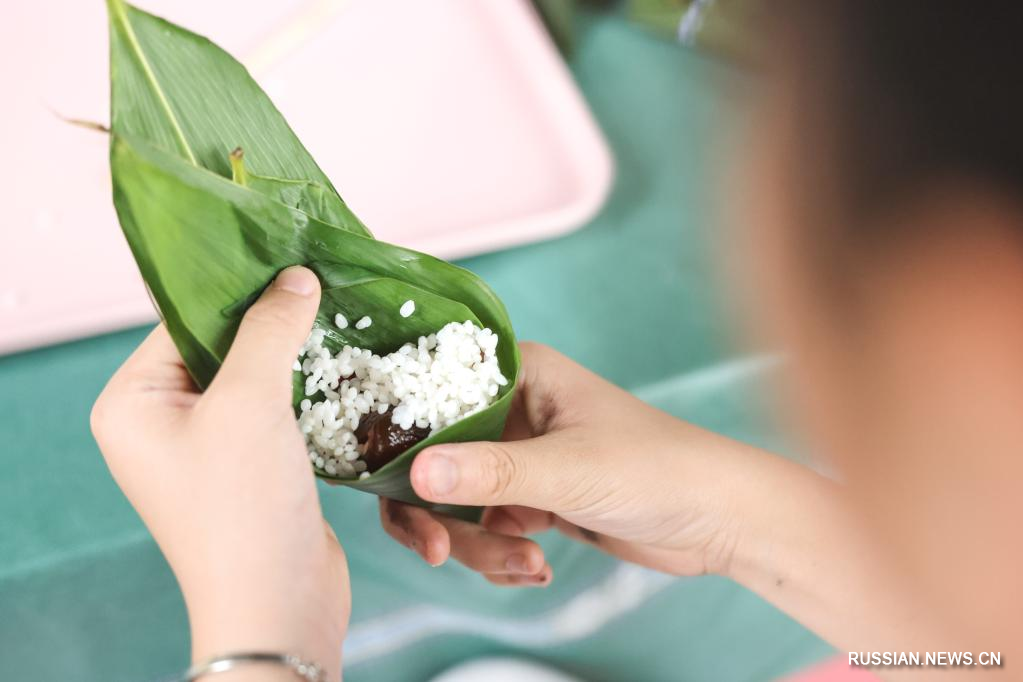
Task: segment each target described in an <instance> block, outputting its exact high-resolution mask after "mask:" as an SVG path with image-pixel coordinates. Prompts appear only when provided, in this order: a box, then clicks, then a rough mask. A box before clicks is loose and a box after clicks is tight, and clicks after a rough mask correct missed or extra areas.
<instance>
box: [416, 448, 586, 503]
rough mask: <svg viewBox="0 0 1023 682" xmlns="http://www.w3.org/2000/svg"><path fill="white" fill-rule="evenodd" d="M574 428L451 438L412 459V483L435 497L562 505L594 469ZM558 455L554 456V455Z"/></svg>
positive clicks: (426, 495) (427, 497)
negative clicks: (578, 446)
mask: <svg viewBox="0 0 1023 682" xmlns="http://www.w3.org/2000/svg"><path fill="white" fill-rule="evenodd" d="M573 442H574V439H573V437H572V436H571V435H570V434H569V433H568V432H564V433H555V434H548V435H546V436H541V437H539V438H531V439H528V440H521V441H514V442H510V443H490V442H481V443H445V444H443V445H435V446H433V447H432V448H427V449H426V450H424V451H423V452H421V453H420V454H419V455H418V456H417V457H416V459H415V461H414V462H413V463H412V470H411V472H410V476H411V480H412V487H413V488H414V489H415V491H416V493H417V494H418V495H419V496H420V497H422V498H423V499H425V500H430V501H431V502H443V503H448V504H464V505H476V506H483V507H494V506H503V505H509V504H513V505H524V506H528V507H535V508H539V509H544V510H550V511H559V510H561V507H562V504H563V503H564V502H565V501H566V493H568V492H570V491H572V490H573V489H575V488H576V486H578V484H579V482H580V481H584V480H586V478H587V477H588V473H589V472H588V470H587V468H586V467H583V466H582V464H583V461H582V460H581V458H580V457H578V456H577V455H576V454H575V453H574V452H573V450H572V447H573ZM555 454H556V455H557V456H552V455H555Z"/></svg>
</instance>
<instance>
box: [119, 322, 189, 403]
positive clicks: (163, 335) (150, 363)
mask: <svg viewBox="0 0 1023 682" xmlns="http://www.w3.org/2000/svg"><path fill="white" fill-rule="evenodd" d="M114 381H117V382H119V383H120V382H125V383H130V384H131V385H132V387H133V388H135V389H138V390H139V391H147V390H154V389H167V390H188V391H195V384H194V383H193V382H192V379H191V377H190V376H189V375H188V370H187V369H185V363H184V362H183V361H182V359H181V353H179V352H178V349H177V347H175V345H174V341H173V340H171V337H170V334H169V333H168V332H167V327H165V326H164V325H163V324H159V325H157V326H156V327H155V328H154V329H153V331H151V332H149V335H148V336H146V338H145V340H143V341H142V343H141V344H139V347H138V348H136V349H135V351H134V352H133V353H132V354H131V355H130V356H129V357H128V359H127V360H125V361H124V364H123V365H121V367H120V368H119V369H118V370H117V372H116V373H115V374H114V376H113V378H112V379H111V383H113V382H114Z"/></svg>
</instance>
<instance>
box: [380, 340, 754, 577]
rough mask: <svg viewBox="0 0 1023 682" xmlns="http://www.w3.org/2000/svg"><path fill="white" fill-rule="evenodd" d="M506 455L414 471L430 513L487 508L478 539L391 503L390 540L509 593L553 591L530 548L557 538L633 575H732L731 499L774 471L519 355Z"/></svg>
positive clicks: (554, 361) (422, 464)
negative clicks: (739, 486)
mask: <svg viewBox="0 0 1023 682" xmlns="http://www.w3.org/2000/svg"><path fill="white" fill-rule="evenodd" d="M522 358H523V360H522V369H523V371H522V377H521V382H520V384H519V386H518V391H517V394H516V402H515V404H514V406H513V407H512V413H511V415H510V416H509V421H508V425H507V428H506V431H505V438H504V442H501V443H465V444H450V445H439V446H434V447H432V448H429V449H427V450H425V451H423V453H422V454H420V455H419V456H418V457H417V458H416V461H415V463H414V464H413V466H412V471H411V476H412V483H413V486H414V488H415V490H416V493H417V494H419V495H420V496H421V497H422V498H424V499H426V500H430V501H434V502H443V503H454V504H467V505H481V506H486V507H488V508H487V510H486V512H485V513H484V516H483V520H482V524H481V525H482V527H480V526H476V525H474V524H469V523H466V522H462V521H458V520H454V519H450V518H447V517H444V516H441V515H437V514H432V513H430V512H428V511H426V510H424V509H422V508H418V507H413V506H410V505H405V504H401V503H398V502H394V501H390V500H382V501H381V519H382V522H383V524H384V527H385V528H386V529H387V531H388V533H390V535H391V536H392V537H394V538H395V539H396V540H397V541H398V542H400V543H402V544H404V545H406V546H409V547H411V548H412V549H414V550H415V551H416V552H418V553H419V554H420V555H421V556H422V557H423V558H424V559H425V560H426V561H428V562H429V563H431V564H435V565H436V564H439V563H441V562H443V561H444V560H446V559H447V557H448V556H449V555H451V556H454V557H455V558H456V559H458V560H459V561H461V562H462V563H463V564H465V565H467V566H469V567H470V568H473V569H475V570H477V571H479V572H481V573H483V574H484V575H485V576H486V577H487V578H488V579H489V580H490V581H491V582H494V583H496V584H500V585H545V584H547V583H548V582H549V581H550V579H551V569H550V567H549V566H547V565H546V564H545V562H544V557H543V552H542V550H541V549H540V547H539V546H538V545H537V544H535V543H533V542H531V541H529V540H526V539H524V538H523V537H522V536H524V535H528V534H532V533H536V532H539V531H543V530H546V529H548V528H552V527H553V528H557V529H558V530H560V531H562V532H564V533H566V534H567V535H569V536H571V537H573V538H576V539H579V540H582V541H586V542H590V543H592V544H594V545H595V546H597V547H599V548H600V549H602V550H604V551H606V552H609V553H611V554H614V555H616V556H618V557H620V558H622V559H625V560H627V561H632V562H636V563H639V564H643V565H645V566H650V567H653V568H657V569H660V570H664V571H669V572H672V573H677V574H685V575H694V574H702V573H724V572H726V571H727V570H728V567H729V563H730V559H731V555H732V551H733V548H734V545H735V543H736V542H737V534H738V533H737V527H738V525H739V524H737V523H735V522H734V519H735V518H736V515H735V514H734V513H733V504H732V502H733V500H735V499H736V497H737V495H736V492H735V491H734V490H733V488H734V487H735V482H736V481H741V480H743V479H744V478H748V476H743V473H746V472H743V471H741V469H742V468H743V467H744V466H746V465H747V464H749V463H750V462H753V461H758V460H760V459H762V458H763V457H764V454H763V453H761V452H759V451H754V450H752V449H751V448H746V447H745V446H743V445H741V444H739V443H736V442H734V441H730V440H728V439H725V438H722V437H720V436H716V435H714V434H712V433H709V432H707V431H704V430H702V429H699V428H697V427H694V426H692V425H689V424H686V423H685V422H682V421H679V420H678V419H675V418H673V417H671V416H670V415H667V414H665V413H663V412H660V411H658V410H656V409H654V408H652V407H650V406H648V405H646V404H644V403H643V402H641V401H639V400H638V399H636V398H635V397H633V396H631V395H630V394H628V393H627V392H625V391H623V390H621V389H619V388H617V387H615V386H613V385H612V384H610V383H608V382H606V381H604V380H603V379H601V378H600V377H598V376H596V375H595V374H593V373H591V372H589V371H587V370H586V369H584V368H582V367H580V366H579V365H577V364H575V363H574V362H572V361H571V360H569V359H568V358H565V357H564V356H562V355H560V354H558V353H556V352H555V351H553V350H551V349H549V348H546V347H544V346H539V345H535V344H523V345H522Z"/></svg>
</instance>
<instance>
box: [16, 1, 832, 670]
mask: <svg viewBox="0 0 1023 682" xmlns="http://www.w3.org/2000/svg"><path fill="white" fill-rule="evenodd" d="M577 47H578V52H577V54H576V56H575V57H574V60H573V70H574V73H575V75H576V77H577V79H578V82H579V84H580V85H581V87H582V90H583V92H584V93H585V95H586V97H587V99H588V100H589V103H590V105H591V107H592V109H593V111H594V113H595V115H596V117H597V119H598V121H599V122H600V124H601V126H602V127H603V129H604V131H605V134H606V135H607V137H608V139H609V141H610V144H611V146H612V148H613V151H614V155H615V158H616V161H617V179H616V182H615V186H614V189H613V191H612V195H611V197H610V199H609V201H608V203H607V205H606V206H605V207H604V209H603V211H602V212H601V213H600V215H599V216H597V218H596V219H594V220H593V221H592V222H591V223H590V224H589V225H587V226H586V227H585V228H583V229H582V230H580V231H579V232H576V233H573V234H572V235H569V236H567V237H564V238H561V239H558V240H555V241H551V242H547V243H542V244H535V245H530V246H527V247H522V248H519V249H515V250H511V251H505V252H502V253H496V254H492V255H487V256H483V257H478V258H474V259H471V260H468V261H466V262H465V263H464V264H465V265H466V266H467V267H469V268H471V269H473V270H475V271H476V272H478V273H479V274H480V275H482V276H483V277H484V279H486V280H487V281H488V282H490V284H491V285H492V286H493V287H494V289H495V290H496V291H497V293H498V294H499V295H500V296H501V297H502V298H503V299H504V301H505V302H506V303H507V306H508V308H509V310H510V312H511V315H512V319H513V320H514V321H515V325H516V328H517V331H518V334H519V336H520V338H523V339H534V340H537V341H542V342H545V343H548V344H550V345H552V346H554V347H556V348H558V349H560V350H562V351H563V352H565V353H566V354H568V355H570V356H572V357H573V358H575V359H577V360H578V361H579V362H581V363H583V364H585V365H587V366H588V367H590V368H592V369H594V370H595V371H597V372H599V373H601V374H603V375H604V376H606V377H608V378H609V379H611V380H613V381H615V382H616V383H619V384H621V385H623V386H625V387H627V388H629V389H630V390H633V391H635V392H637V393H638V394H639V395H641V396H642V397H644V398H646V399H647V400H649V401H650V402H652V403H654V404H657V405H659V406H661V407H663V408H664V409H666V410H669V411H671V412H673V413H674V414H677V415H679V416H681V417H685V418H687V419H690V420H692V421H695V422H697V423H700V424H702V425H705V426H708V427H711V428H715V429H717V430H720V431H723V432H726V433H729V434H731V435H733V436H736V437H738V438H742V439H745V440H748V441H751V442H755V443H760V444H764V445H767V446H770V447H775V448H780V449H784V441H783V440H781V439H779V438H777V437H776V434H775V432H774V431H773V430H772V429H771V428H770V425H769V423H768V420H767V419H766V418H765V414H766V410H765V409H764V408H765V405H767V404H768V403H766V402H764V401H763V400H762V396H763V395H764V393H765V391H764V390H763V379H764V376H765V375H767V374H769V373H770V372H771V367H772V363H771V362H770V361H769V360H763V359H758V358H755V357H754V358H751V357H748V356H744V355H742V354H740V353H738V352H737V351H736V350H735V349H734V347H733V346H731V345H729V343H728V341H727V339H728V338H729V329H728V326H729V325H728V323H727V320H728V316H727V315H726V313H725V306H724V305H723V296H722V294H721V286H720V279H719V278H718V277H717V275H716V274H715V262H716V260H717V258H716V256H715V251H716V244H717V240H716V239H715V237H716V235H717V234H718V232H719V230H720V224H719V220H718V219H717V218H716V217H715V215H714V211H713V207H712V201H711V198H710V197H711V196H713V195H714V191H713V190H714V188H713V187H712V181H711V178H712V177H713V173H711V172H710V169H711V167H712V166H713V164H714V161H715V159H716V158H717V156H718V152H719V151H720V147H721V144H722V141H723V138H724V137H725V135H723V133H724V132H726V131H725V130H724V126H723V123H722V121H724V120H727V119H728V116H729V115H730V113H731V111H730V110H731V108H732V107H731V105H730V104H729V102H730V94H729V93H730V92H731V89H732V88H735V87H739V88H741V87H742V76H741V75H740V74H738V73H735V72H733V71H731V70H730V68H729V67H728V66H725V65H723V64H720V63H717V62H714V61H711V60H709V59H706V58H704V57H701V56H699V55H696V54H693V53H691V52H688V51H685V50H682V49H680V48H678V47H676V46H674V45H671V44H669V43H665V42H662V41H660V40H658V39H656V38H654V37H652V36H650V35H648V34H647V33H645V32H644V31H643V30H642V29H640V28H638V27H635V26H632V25H630V24H629V23H627V22H626V21H624V20H623V19H621V18H620V17H617V16H614V15H600V16H598V15H588V16H584V17H582V20H581V26H580V34H579V42H578V46H577ZM111 229H116V226H113V225H111ZM42 274H44V275H45V276H48V277H59V274H57V273H42ZM146 331H147V330H146V329H134V330H130V331H125V332H121V333H116V334H111V335H107V336H103V337H99V338H92V339H87V340H83V341H78V342H75V343H69V344H65V345H62V346H58V347H53V348H47V349H42V350H37V351H33V352H28V353H23V354H19V355H14V356H9V357H6V358H0V461H2V463H3V466H4V475H3V477H2V479H0V679H2V680H11V681H14V680H83V681H97V682H110V681H120V680H124V681H132V680H147V679H154V678H157V677H161V676H163V675H167V674H169V673H173V672H174V671H176V670H179V669H181V668H182V667H183V665H184V664H185V663H186V660H187V655H188V654H187V652H188V630H187V623H186V617H185V611H184V607H183V604H182V601H181V597H180V593H179V592H178V590H177V587H176V585H175V583H174V580H173V578H172V576H171V574H170V571H169V570H168V568H167V565H166V563H165V562H164V560H163V558H162V557H161V555H160V553H159V552H158V550H157V549H156V546H155V545H154V543H153V542H152V540H151V538H150V537H149V535H148V533H147V532H146V530H145V528H144V527H143V525H142V524H141V522H140V521H139V519H138V517H137V516H136V515H135V513H134V512H133V511H132V509H131V507H130V506H129V505H128V503H127V502H126V500H125V499H124V497H123V496H122V495H121V494H120V492H119V491H118V489H117V487H116V486H115V485H114V483H113V481H112V480H111V478H110V476H109V474H108V472H107V470H106V468H105V466H104V464H103V461H102V459H101V457H100V455H99V452H98V451H97V449H96V446H95V444H94V442H93V440H92V438H91V436H90V434H89V429H88V414H89V409H90V406H91V404H92V402H93V400H94V398H95V397H96V395H97V394H98V393H99V391H100V389H101V388H102V386H103V384H104V382H105V381H106V379H107V378H108V377H109V376H110V374H111V373H112V372H113V371H114V369H115V368H116V367H117V366H118V364H119V363H120V362H121V361H123V360H124V358H125V357H126V356H127V355H128V354H129V353H130V352H131V350H132V349H133V348H134V347H135V346H136V345H137V344H138V343H139V341H140V340H141V339H142V338H143V336H144V335H145V334H146ZM55 386H56V387H59V388H58V389H57V390H54V388H53V387H55ZM623 456H626V457H641V456H642V453H638V452H637V453H632V452H628V449H627V448H623ZM679 485H684V482H681V481H680V482H679ZM229 492H230V491H225V494H229ZM321 494H322V499H323V505H324V512H325V514H326V516H327V518H328V519H329V520H330V522H331V523H332V524H333V526H334V528H335V529H336V531H337V534H338V536H339V537H340V538H341V540H342V542H343V544H344V546H345V549H346V550H347V552H348V556H349V559H350V562H351V574H352V589H353V593H354V613H353V621H352V627H351V631H350V635H349V639H348V642H347V644H346V679H347V680H350V681H351V682H359V681H361V680H373V681H390V680H398V681H406V680H408V681H415V680H425V679H428V678H429V677H430V676H431V675H432V674H435V673H437V672H439V671H441V670H443V669H444V668H445V667H447V666H449V665H451V664H453V663H456V662H458V661H462V660H465V659H467V658H471V657H475V656H481V655H487V654H506V653H517V654H520V655H524V656H529V657H533V658H537V659H542V660H545V661H548V662H550V663H551V664H553V665H555V666H558V667H561V668H563V669H565V670H568V671H571V672H574V673H576V674H578V675H580V676H582V677H584V678H585V679H588V680H614V681H616V682H617V681H625V680H628V681H637V680H638V681H642V680H714V681H719V680H764V679H772V678H774V677H776V676H779V675H783V674H786V673H788V672H791V671H794V670H797V669H799V668H801V667H803V666H805V665H807V664H809V663H811V662H813V661H815V660H818V659H820V658H821V657H823V656H825V655H826V654H827V653H828V652H829V651H830V649H829V648H828V647H827V646H826V645H825V644H824V643H823V642H821V641H820V640H818V639H817V638H816V637H814V636H813V635H811V634H810V633H808V632H807V631H806V630H804V629H803V628H801V627H800V626H799V625H797V624H796V623H794V622H793V621H792V620H790V619H789V618H787V617H786V616H785V615H783V614H781V613H780V612H778V611H777V610H775V609H774V608H772V607H771V606H769V605H767V604H766V603H764V602H763V601H761V600H760V599H759V598H757V597H756V596H755V595H753V594H751V593H749V592H747V591H746V590H744V589H743V588H741V587H739V586H737V585H735V584H733V583H731V582H729V581H727V580H724V579H719V578H711V577H705V578H690V579H676V578H670V577H668V576H664V575H661V574H657V573H654V572H651V571H646V570H642V569H638V568H636V567H631V566H627V565H623V564H619V563H617V562H615V561H613V560H611V559H609V558H607V557H605V556H603V555H601V554H599V553H597V552H595V551H593V550H591V549H589V548H586V547H582V546H579V545H575V544H572V543H569V542H568V541H566V540H564V539H562V538H560V537H558V536H555V535H550V534H549V535H546V536H543V537H542V538H541V542H542V543H543V544H544V546H545V548H546V550H547V552H548V554H549V557H550V561H551V564H552V565H553V566H554V569H555V574H556V578H555V581H554V584H553V585H552V586H551V587H550V588H549V589H546V590H525V591H515V590H508V589H502V588H497V587H493V586H490V585H489V584H487V583H486V582H484V581H483V580H482V579H480V578H479V577H478V576H475V575H473V574H471V573H470V572H469V571H467V570H464V569H463V568H461V567H460V566H457V565H453V564H452V565H446V566H444V567H441V568H437V569H431V568H429V567H427V566H426V565H424V564H422V563H421V562H419V561H418V560H416V559H415V558H414V557H413V556H412V555H411V554H410V553H409V552H408V551H407V550H405V549H404V548H401V547H399V546H397V545H396V544H394V543H392V542H391V541H390V540H389V539H388V538H387V537H386V536H385V535H384V533H383V532H382V531H381V530H380V528H379V526H378V523H377V521H376V504H375V500H374V499H373V498H371V497H370V496H368V495H364V494H361V493H357V492H354V491H351V490H346V489H333V488H326V487H324V488H323V489H322V493H321Z"/></svg>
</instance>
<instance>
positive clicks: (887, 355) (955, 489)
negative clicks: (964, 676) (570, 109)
mask: <svg viewBox="0 0 1023 682" xmlns="http://www.w3.org/2000/svg"><path fill="white" fill-rule="evenodd" d="M770 9H771V12H772V13H773V16H774V18H775V19H777V20H778V24H777V26H776V30H775V32H774V33H773V39H772V41H771V47H770V50H769V52H770V53H769V55H768V57H767V60H766V61H767V64H768V66H767V71H768V74H767V78H766V79H765V81H764V83H765V84H766V85H765V89H764V90H765V91H764V93H763V97H762V99H761V101H760V106H759V109H758V111H757V115H756V116H754V117H753V123H754V125H753V126H752V141H751V144H750V145H749V146H748V147H747V148H745V149H744V150H743V152H744V153H743V155H742V158H741V159H740V162H741V163H742V164H743V166H744V173H745V175H746V177H747V179H748V181H749V182H748V184H747V191H746V192H745V193H744V196H745V197H746V199H747V201H746V202H745V209H746V210H745V215H744V217H743V220H742V221H741V222H742V224H743V225H744V226H745V230H746V232H745V234H744V235H743V240H742V242H741V244H740V246H739V248H741V249H742V251H743V252H744V254H745V256H744V259H743V263H744V265H745V266H746V270H747V271H748V272H749V273H750V276H751V278H752V280H753V282H754V283H755V289H752V290H751V291H755V292H756V293H755V298H753V299H752V302H753V303H755V304H756V309H757V310H758V311H759V312H758V317H759V320H758V321H759V322H760V325H759V326H760V328H761V329H762V330H763V331H765V333H766V334H767V335H768V336H769V339H770V340H771V341H772V342H773V343H775V344H777V345H778V346H780V347H782V348H783V349H785V350H786V352H788V353H789V354H790V356H791V358H792V362H790V364H789V369H790V372H789V378H790V379H791V386H790V387H789V388H791V396H792V401H791V402H792V405H793V407H794V409H793V410H792V413H793V415H794V417H795V418H796V419H797V420H798V424H799V425H800V426H801V427H802V428H803V431H804V433H805V434H806V435H807V437H808V440H809V443H810V445H811V446H812V447H813V449H814V451H815V452H817V453H820V455H821V456H822V457H823V458H825V459H827V460H828V463H829V464H830V465H831V466H832V468H833V469H834V470H835V471H837V472H838V474H839V475H840V476H841V477H843V478H844V479H845V480H847V481H848V483H849V487H850V490H851V491H852V493H853V496H854V499H855V500H856V501H857V503H858V504H859V506H860V508H861V509H862V510H864V511H865V512H866V513H867V514H868V516H869V519H870V520H871V522H872V523H873V527H874V528H875V529H876V530H877V531H878V536H879V537H882V538H883V539H884V540H885V541H886V543H887V547H888V549H889V550H890V552H891V556H892V557H893V558H895V559H897V560H898V561H900V562H901V563H902V565H903V566H904V568H905V569H906V570H907V571H908V572H911V573H912V574H913V575H915V576H919V577H920V580H921V582H920V584H921V586H922V588H923V589H926V590H929V591H930V594H931V595H941V598H942V599H943V600H944V602H943V603H946V604H947V605H948V608H949V609H950V610H949V614H950V615H952V614H954V617H956V618H962V619H964V620H963V622H966V623H970V624H973V625H983V624H985V623H989V624H991V625H992V628H998V630H997V631H1000V632H1002V633H1003V634H1005V632H1006V628H1007V627H1012V628H1016V629H1015V632H1016V633H1019V632H1020V631H1021V630H1020V629H1019V628H1020V624H1021V620H1020V619H1021V615H1020V614H1023V593H1021V592H1020V590H1021V587H1020V583H1021V582H1023V581H1020V580H1019V575H1020V574H1021V572H1023V540H1021V538H1020V536H1019V534H1018V533H1017V532H1015V523H1016V521H1017V519H1020V520H1023V95H1021V92H1020V87H1021V86H1020V83H1021V78H1020V76H1021V75H1023V62H1021V48H1020V45H1021V43H1023V6H1020V5H1018V4H1015V3H1009V2H995V3H980V4H978V3H973V2H967V1H965V0H958V1H948V2H934V3H926V4H923V3H900V2H885V1H882V0H802V1H799V0H778V1H775V2H772V3H771V4H770ZM1010 624H1011V625H1010Z"/></svg>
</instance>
